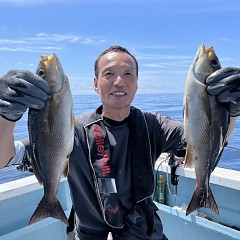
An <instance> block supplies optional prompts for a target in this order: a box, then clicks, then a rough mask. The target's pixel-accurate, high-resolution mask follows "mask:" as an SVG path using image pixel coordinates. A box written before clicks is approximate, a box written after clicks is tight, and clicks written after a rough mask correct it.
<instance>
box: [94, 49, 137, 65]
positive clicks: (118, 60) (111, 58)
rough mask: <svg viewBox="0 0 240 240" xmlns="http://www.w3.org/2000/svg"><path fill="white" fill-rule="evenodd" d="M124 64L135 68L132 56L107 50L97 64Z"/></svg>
mask: <svg viewBox="0 0 240 240" xmlns="http://www.w3.org/2000/svg"><path fill="white" fill-rule="evenodd" d="M124 63H125V64H126V65H130V66H132V67H133V66H134V68H135V65H136V64H135V62H134V60H133V58H132V57H131V56H130V55H129V54H127V53H124V52H108V53H106V54H105V55H103V56H102V57H101V58H100V60H99V62H98V65H99V67H105V66H109V67H110V66H111V65H112V66H114V65H116V64H124Z"/></svg>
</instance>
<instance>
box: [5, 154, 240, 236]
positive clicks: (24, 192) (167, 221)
mask: <svg viewBox="0 0 240 240" xmlns="http://www.w3.org/2000/svg"><path fill="white" fill-rule="evenodd" d="M155 170H156V176H158V174H159V173H160V172H161V173H164V174H165V176H166V179H167V180H168V181H169V180H170V171H171V169H170V167H169V166H168V164H167V163H166V162H165V161H164V154H163V155H162V156H161V158H159V159H158V161H157V162H156V164H155ZM176 174H177V175H178V176H179V177H178V178H179V184H178V193H177V196H175V195H174V194H173V193H174V187H173V186H171V185H169V186H168V188H169V189H168V191H167V205H164V204H160V203H156V204H157V206H158V208H159V211H158V214H159V215H160V217H161V219H162V223H163V227H164V232H165V234H166V235H167V237H168V238H169V240H178V239H179V240H182V239H184V240H192V239H193V238H194V240H205V239H206V240H208V239H211V240H230V239H231V240H237V239H238V240H239V239H240V232H239V231H238V230H235V229H232V228H230V227H229V226H228V225H231V226H235V227H237V228H240V210H239V209H238V201H237V200H239V199H240V191H239V188H240V172H239V171H234V170H228V169H222V168H216V169H215V170H214V172H213V173H212V174H211V179H210V183H211V188H212V190H213V193H214V196H215V199H216V201H217V204H218V205H219V210H220V215H219V216H216V215H215V214H214V213H212V212H211V211H209V210H207V209H201V210H202V211H201V216H206V215H207V216H209V217H210V218H211V219H212V220H211V221H210V220H208V219H205V218H203V217H199V216H198V215H196V214H190V215H188V216H186V213H185V209H184V208H183V206H185V207H186V205H187V204H188V203H189V201H190V198H191V195H192V193H193V190H194V188H195V184H196V179H195V171H194V169H189V168H184V167H179V168H177V171H176ZM42 194H43V188H42V186H41V185H40V184H39V183H38V181H37V179H36V178H35V176H30V177H26V178H22V179H19V180H15V181H11V182H7V183H4V184H1V185H0V209H2V210H0V211H1V216H0V240H14V239H15V240H16V239H18V240H32V239H33V236H34V240H38V239H39V240H40V239H42V237H43V236H44V240H48V239H49V240H50V239H52V237H53V236H54V239H58V240H66V239H67V234H66V225H65V224H63V223H62V222H60V221H59V220H57V219H52V218H48V219H45V220H42V221H40V222H38V223H36V224H33V225H31V226H28V225H27V223H28V221H29V219H30V217H31V215H32V213H33V211H34V209H35V208H36V206H37V204H38V203H39V201H40V199H41V196H42ZM58 196H59V199H60V202H61V204H62V206H63V208H64V211H65V213H66V215H67V216H68V215H69V213H70V210H71V206H72V203H71V198H70V191H69V188H68V183H67V179H66V178H62V179H61V182H60V186H59V193H58ZM236 199H237V200H236ZM175 205H176V206H175ZM13 217H14V221H13V220H12V219H13ZM222 223H224V224H222Z"/></svg>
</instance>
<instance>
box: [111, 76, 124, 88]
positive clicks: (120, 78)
mask: <svg viewBox="0 0 240 240" xmlns="http://www.w3.org/2000/svg"><path fill="white" fill-rule="evenodd" d="M114 85H115V86H117V87H124V86H125V85H126V82H125V79H124V77H123V76H121V75H118V76H117V78H116V79H115V81H114Z"/></svg>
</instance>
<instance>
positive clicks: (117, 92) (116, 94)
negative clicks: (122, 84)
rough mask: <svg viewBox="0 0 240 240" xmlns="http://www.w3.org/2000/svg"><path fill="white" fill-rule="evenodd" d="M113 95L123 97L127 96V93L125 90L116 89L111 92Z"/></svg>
mask: <svg viewBox="0 0 240 240" xmlns="http://www.w3.org/2000/svg"><path fill="white" fill-rule="evenodd" d="M111 95H112V96H116V97H122V96H126V95H127V93H125V92H123V91H114V92H112V93H111Z"/></svg>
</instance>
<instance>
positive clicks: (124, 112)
mask: <svg viewBox="0 0 240 240" xmlns="http://www.w3.org/2000/svg"><path fill="white" fill-rule="evenodd" d="M129 113H130V107H129V108H124V109H109V108H104V107H103V110H102V116H103V117H105V118H108V119H111V120H114V121H118V122H121V121H123V120H124V119H125V118H127V117H128V116H129Z"/></svg>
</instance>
